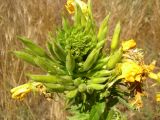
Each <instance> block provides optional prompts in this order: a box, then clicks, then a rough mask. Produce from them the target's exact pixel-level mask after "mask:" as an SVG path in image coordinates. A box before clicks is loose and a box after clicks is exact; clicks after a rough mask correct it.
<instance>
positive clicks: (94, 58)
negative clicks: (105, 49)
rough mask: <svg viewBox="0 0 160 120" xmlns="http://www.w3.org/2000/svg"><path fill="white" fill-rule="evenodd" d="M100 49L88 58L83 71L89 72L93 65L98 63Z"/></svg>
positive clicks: (95, 50)
mask: <svg viewBox="0 0 160 120" xmlns="http://www.w3.org/2000/svg"><path fill="white" fill-rule="evenodd" d="M99 52H100V49H94V50H93V51H92V52H91V53H90V54H89V55H88V57H87V59H86V61H85V62H84V64H83V71H87V70H89V69H90V68H91V67H92V66H93V64H94V63H95V62H96V61H97V59H98V56H99Z"/></svg>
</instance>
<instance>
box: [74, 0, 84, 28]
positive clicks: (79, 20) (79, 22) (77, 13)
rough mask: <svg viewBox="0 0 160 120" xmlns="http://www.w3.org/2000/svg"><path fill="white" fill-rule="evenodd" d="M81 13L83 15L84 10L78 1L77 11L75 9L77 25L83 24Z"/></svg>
mask: <svg viewBox="0 0 160 120" xmlns="http://www.w3.org/2000/svg"><path fill="white" fill-rule="evenodd" d="M75 2H76V1H75ZM81 15H82V10H81V8H80V6H79V4H78V3H77V2H76V11H75V25H76V26H80V25H81Z"/></svg>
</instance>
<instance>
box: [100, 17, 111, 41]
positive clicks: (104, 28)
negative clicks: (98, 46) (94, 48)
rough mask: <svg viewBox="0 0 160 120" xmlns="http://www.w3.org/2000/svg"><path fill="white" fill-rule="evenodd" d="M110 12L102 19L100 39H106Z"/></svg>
mask: <svg viewBox="0 0 160 120" xmlns="http://www.w3.org/2000/svg"><path fill="white" fill-rule="evenodd" d="M109 17H110V14H109V15H107V16H106V17H105V18H104V20H103V21H102V23H101V25H100V28H99V31H98V35H97V38H98V41H101V40H104V39H105V37H106V34H107V31H108V20H109Z"/></svg>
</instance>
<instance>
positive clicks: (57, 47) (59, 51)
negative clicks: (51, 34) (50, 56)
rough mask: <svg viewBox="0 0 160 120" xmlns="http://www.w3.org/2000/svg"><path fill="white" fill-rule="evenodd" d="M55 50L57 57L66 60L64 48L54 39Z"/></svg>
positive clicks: (62, 60)
mask: <svg viewBox="0 0 160 120" xmlns="http://www.w3.org/2000/svg"><path fill="white" fill-rule="evenodd" d="M52 47H53V51H54V53H55V55H56V57H57V58H58V59H59V60H60V61H61V62H64V61H65V60H66V54H65V52H64V50H63V48H62V47H61V46H60V45H59V44H58V43H57V41H55V40H54V41H53V46H52Z"/></svg>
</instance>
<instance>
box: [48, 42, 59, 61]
mask: <svg viewBox="0 0 160 120" xmlns="http://www.w3.org/2000/svg"><path fill="white" fill-rule="evenodd" d="M47 49H48V51H49V53H50V54H51V56H52V60H53V61H54V62H55V63H59V60H58V58H57V57H56V55H55V53H54V51H53V48H52V44H51V43H50V42H48V43H47Z"/></svg>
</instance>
